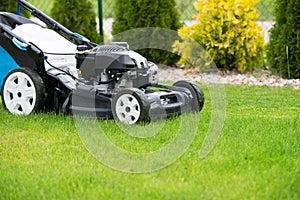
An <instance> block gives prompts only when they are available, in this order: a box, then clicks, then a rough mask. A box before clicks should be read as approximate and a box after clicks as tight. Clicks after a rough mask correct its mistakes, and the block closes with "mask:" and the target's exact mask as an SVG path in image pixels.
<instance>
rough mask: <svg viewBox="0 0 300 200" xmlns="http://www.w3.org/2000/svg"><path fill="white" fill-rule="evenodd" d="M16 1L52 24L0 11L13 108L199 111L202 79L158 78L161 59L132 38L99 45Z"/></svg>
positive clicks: (160, 113)
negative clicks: (168, 81) (147, 54)
mask: <svg viewBox="0 0 300 200" xmlns="http://www.w3.org/2000/svg"><path fill="white" fill-rule="evenodd" d="M16 1H17V2H18V3H19V5H21V6H22V7H23V8H25V9H26V10H28V11H30V12H31V14H32V15H33V16H34V17H36V18H38V19H40V20H41V21H42V22H44V23H45V24H46V25H47V27H44V26H42V25H40V24H38V23H36V22H34V21H32V20H31V19H27V18H25V17H22V16H19V15H16V14H13V13H8V12H0V88H1V96H2V104H3V106H4V108H5V109H6V110H8V111H9V112H10V113H13V114H24V115H27V114H30V113H33V112H36V111H40V110H44V111H55V110H56V111H61V112H64V113H68V114H73V115H84V116H91V117H97V118H105V119H112V118H113V119H115V120H117V121H120V122H124V123H126V124H135V123H138V122H142V121H145V120H148V119H156V118H167V117H170V116H174V115H180V114H182V113H185V112H199V111H201V109H202V107H203V104H204V94H203V92H202V89H201V88H200V86H198V85H197V84H196V83H194V82H191V81H185V80H181V81H177V82H176V83H174V84H173V85H172V86H169V85H162V84H159V83H158V67H157V65H156V64H154V63H152V62H150V61H147V59H146V58H144V57H143V56H142V55H140V54H138V53H136V52H134V51H132V50H130V49H129V45H128V44H127V43H126V42H113V43H110V44H108V45H99V44H95V43H93V42H90V41H89V40H88V39H87V38H85V37H84V36H82V35H80V34H77V33H73V32H71V31H70V30H68V29H67V28H65V27H64V26H63V25H61V24H59V23H58V22H57V21H55V20H54V19H52V18H50V17H49V16H47V15H46V14H44V13H43V12H41V11H40V10H38V9H37V8H35V7H34V6H33V5H31V4H30V3H28V2H26V1H24V0H16Z"/></svg>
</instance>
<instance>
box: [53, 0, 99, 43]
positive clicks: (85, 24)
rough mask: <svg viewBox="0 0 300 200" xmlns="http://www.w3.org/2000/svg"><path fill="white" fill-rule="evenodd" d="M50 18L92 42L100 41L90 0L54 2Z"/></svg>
mask: <svg viewBox="0 0 300 200" xmlns="http://www.w3.org/2000/svg"><path fill="white" fill-rule="evenodd" d="M51 16H52V17H53V18H54V19H55V20H57V21H58V22H59V23H61V24H62V25H64V26H66V27H67V28H68V29H70V30H72V31H75V32H77V33H79V34H81V35H84V36H85V37H86V38H88V39H90V40H91V41H93V42H97V43H99V42H100V41H101V40H102V37H100V35H99V33H98V32H97V23H96V13H95V11H94V8H93V4H92V2H91V1H90V0H54V3H53V7H52V9H51Z"/></svg>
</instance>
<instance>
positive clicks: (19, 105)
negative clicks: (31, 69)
mask: <svg viewBox="0 0 300 200" xmlns="http://www.w3.org/2000/svg"><path fill="white" fill-rule="evenodd" d="M3 95H4V96H3V97H4V101H5V106H6V108H7V109H8V110H9V111H10V112H11V113H13V114H25V115H27V114H30V113H31V112H32V111H33V109H34V107H35V103H36V89H35V86H34V83H33V81H32V79H31V78H30V77H29V76H28V75H27V74H25V73H23V72H15V73H13V74H11V75H10V76H9V77H8V78H7V79H6V81H5V84H4V86H3Z"/></svg>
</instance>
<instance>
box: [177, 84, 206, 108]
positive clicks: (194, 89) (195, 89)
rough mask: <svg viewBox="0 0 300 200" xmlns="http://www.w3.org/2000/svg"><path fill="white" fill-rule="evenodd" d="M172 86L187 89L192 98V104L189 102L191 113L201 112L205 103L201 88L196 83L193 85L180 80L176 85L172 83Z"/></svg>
mask: <svg viewBox="0 0 300 200" xmlns="http://www.w3.org/2000/svg"><path fill="white" fill-rule="evenodd" d="M173 86H177V87H182V88H186V89H188V90H189V91H190V93H191V94H192V97H193V99H192V102H191V109H192V111H196V112H199V111H201V110H202V108H203V105H204V101H205V100H204V93H203V91H202V89H201V87H200V86H199V85H198V84H197V83H195V82H193V81H185V80H181V81H177V82H176V83H174V84H173Z"/></svg>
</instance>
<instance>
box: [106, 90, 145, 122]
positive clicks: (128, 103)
mask: <svg viewBox="0 0 300 200" xmlns="http://www.w3.org/2000/svg"><path fill="white" fill-rule="evenodd" d="M149 110H150V104H149V102H148V99H147V97H146V95H145V94H144V93H143V92H142V91H140V90H139V89H134V88H131V89H124V90H122V91H120V92H119V93H118V94H116V95H115V96H114V97H113V99H112V113H113V117H114V119H115V120H116V121H120V122H123V123H125V124H130V125H131V124H136V123H138V122H142V121H145V120H146V119H148V118H149Z"/></svg>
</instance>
